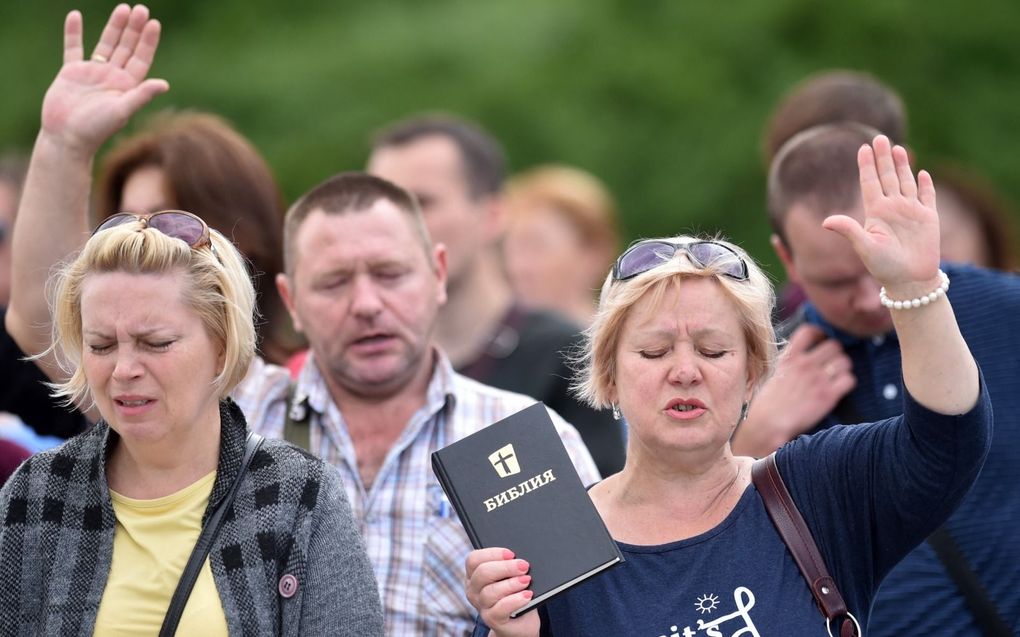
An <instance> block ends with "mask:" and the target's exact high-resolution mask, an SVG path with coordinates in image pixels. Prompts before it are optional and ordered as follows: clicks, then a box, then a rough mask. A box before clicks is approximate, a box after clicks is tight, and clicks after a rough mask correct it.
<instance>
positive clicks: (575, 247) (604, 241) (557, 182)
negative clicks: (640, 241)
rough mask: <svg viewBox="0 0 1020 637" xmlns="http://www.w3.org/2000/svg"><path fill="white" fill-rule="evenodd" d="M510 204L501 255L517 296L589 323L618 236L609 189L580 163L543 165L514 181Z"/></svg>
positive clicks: (508, 196) (509, 191)
mask: <svg viewBox="0 0 1020 637" xmlns="http://www.w3.org/2000/svg"><path fill="white" fill-rule="evenodd" d="M505 205H506V232H505V235H504V239H503V257H504V261H505V264H506V270H507V275H508V277H509V279H510V284H511V285H512V286H513V289H514V292H515V293H516V294H517V297H518V298H519V299H520V300H521V301H522V302H523V303H525V304H527V305H531V306H533V307H539V308H543V309H549V310H554V311H557V312H559V313H561V314H563V315H564V316H566V317H568V318H570V319H571V320H572V321H574V322H575V323H577V324H578V325H580V326H582V327H587V326H588V325H590V324H591V320H592V317H593V316H594V315H595V292H596V290H598V286H599V284H600V282H601V279H602V276H603V274H604V273H605V271H606V268H608V267H609V265H610V264H611V263H612V262H613V255H615V254H616V251H617V247H618V246H617V244H618V243H619V233H618V230H617V219H616V206H615V204H614V203H613V200H612V197H611V196H610V194H609V191H608V190H607V189H606V187H605V186H604V185H602V183H601V182H600V181H599V180H598V179H596V178H595V177H593V176H592V175H590V174H588V173H586V172H584V171H582V170H580V169H577V168H571V167H569V166H553V165H551V166H539V167H537V168H533V169H531V170H528V171H526V172H524V173H521V174H519V175H517V176H515V177H513V178H512V179H511V180H510V181H509V183H508V184H507V189H506V199H505Z"/></svg>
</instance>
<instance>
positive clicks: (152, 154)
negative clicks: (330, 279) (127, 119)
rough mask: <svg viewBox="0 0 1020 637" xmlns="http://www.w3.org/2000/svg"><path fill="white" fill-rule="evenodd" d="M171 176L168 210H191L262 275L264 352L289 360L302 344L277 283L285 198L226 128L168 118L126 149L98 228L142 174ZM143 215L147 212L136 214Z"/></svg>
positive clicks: (98, 211)
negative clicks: (152, 169)
mask: <svg viewBox="0 0 1020 637" xmlns="http://www.w3.org/2000/svg"><path fill="white" fill-rule="evenodd" d="M146 166H157V167H159V168H161V169H162V170H163V172H164V174H165V175H166V182H167V189H168V190H169V192H168V193H167V196H168V197H169V198H170V199H171V200H170V201H167V202H165V203H166V205H167V207H171V208H179V209H182V210H188V211H190V212H193V213H195V214H196V215H198V216H200V217H202V219H204V220H205V222H206V223H207V224H209V227H210V228H213V229H215V230H219V231H220V232H221V233H222V234H223V235H224V236H226V237H227V238H228V239H231V240H233V241H234V243H235V244H236V245H237V247H238V249H239V250H240V251H241V253H242V254H243V255H244V256H245V257H246V258H247V259H248V260H249V261H250V262H251V264H252V269H253V270H254V271H255V274H256V278H255V288H256V290H257V293H258V304H259V310H260V313H261V314H262V316H264V317H265V319H266V322H267V324H268V325H267V329H263V330H261V331H262V337H263V340H264V346H263V348H264V350H266V352H267V353H275V354H276V355H275V356H273V357H272V358H274V360H280V359H282V358H286V356H287V355H289V353H290V352H291V351H293V350H294V349H295V348H296V347H297V346H298V345H299V344H300V340H299V339H297V338H296V337H295V336H294V335H293V334H292V333H291V332H290V319H289V316H288V315H287V311H286V308H285V306H284V305H283V302H282V300H281V299H280V298H279V294H278V293H277V291H276V287H275V284H274V276H275V274H276V273H277V272H280V271H282V270H283V255H282V249H281V248H282V245H283V210H284V203H283V196H282V194H281V193H280V189H279V188H278V187H277V184H276V180H275V178H274V177H273V173H272V170H271V169H270V168H269V165H268V164H267V163H266V161H265V160H264V159H263V158H262V156H261V155H260V154H259V152H258V151H257V150H256V149H255V147H254V146H253V145H252V144H251V142H249V141H248V140H247V139H245V138H244V137H243V136H242V135H241V134H240V133H238V132H237V131H236V130H234V129H233V128H232V127H231V126H230V124H229V123H227V121H226V120H224V119H222V118H220V117H217V116H216V115H212V114H209V113H200V112H195V111H184V112H164V113H160V114H158V115H156V116H155V117H153V118H152V119H150V120H149V121H148V122H147V123H146V124H145V126H144V127H143V128H142V129H141V130H140V131H139V132H138V133H137V134H135V135H132V136H130V137H128V138H126V139H124V140H122V141H120V142H119V143H117V144H116V145H115V146H114V148H113V149H112V150H111V151H110V152H109V154H108V155H107V156H106V158H105V160H104V161H103V167H102V170H101V171H100V173H101V174H100V178H99V182H98V186H97V189H96V192H97V197H96V202H95V210H94V216H95V217H96V218H95V219H93V223H94V224H95V223H98V222H99V221H100V220H101V219H104V218H105V217H107V216H109V215H111V214H113V213H116V212H121V211H122V205H121V202H122V200H123V199H122V198H123V191H124V185H125V183H126V182H127V180H128V179H129V178H130V176H131V174H132V173H133V172H134V171H136V170H137V169H139V168H143V167H146ZM131 212H144V211H131Z"/></svg>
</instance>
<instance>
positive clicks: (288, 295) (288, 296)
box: [276, 272, 304, 332]
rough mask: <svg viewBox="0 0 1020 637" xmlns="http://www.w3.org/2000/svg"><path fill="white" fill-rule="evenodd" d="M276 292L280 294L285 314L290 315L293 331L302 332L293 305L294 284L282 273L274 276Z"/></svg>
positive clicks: (299, 320)
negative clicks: (285, 308) (285, 310)
mask: <svg viewBox="0 0 1020 637" xmlns="http://www.w3.org/2000/svg"><path fill="white" fill-rule="evenodd" d="M276 290H277V291H278V292H279V293H280V298H281V299H283V304H284V305H285V306H287V313H289V314H290V320H291V322H293V323H294V330H295V331H297V332H302V331H303V330H304V328H303V327H301V319H300V318H298V313H297V309H296V307H295V305H294V284H293V282H292V281H291V280H290V277H288V276H287V275H286V274H284V273H283V272H280V273H279V274H277V275H276Z"/></svg>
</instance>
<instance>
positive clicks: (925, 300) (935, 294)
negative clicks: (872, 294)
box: [878, 270, 949, 310]
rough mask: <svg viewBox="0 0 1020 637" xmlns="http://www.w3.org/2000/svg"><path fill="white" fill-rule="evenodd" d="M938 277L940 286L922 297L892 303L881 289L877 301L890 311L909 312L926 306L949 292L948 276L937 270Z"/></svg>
mask: <svg viewBox="0 0 1020 637" xmlns="http://www.w3.org/2000/svg"><path fill="white" fill-rule="evenodd" d="M939 276H940V277H941V278H942V284H941V285H939V286H938V287H937V288H935V289H934V290H932V291H931V292H929V293H928V294H925V295H924V296H921V297H918V298H916V299H908V300H906V301H894V300H892V299H890V298H889V296H888V295H886V293H885V288H884V287H883V288H882V290H881V291H880V292H879V293H878V299H879V300H880V301H881V302H882V305H884V306H885V307H887V308H889V309H891V310H909V309H910V308H914V307H921V306H922V305H928V304H929V303H931V302H933V301H937V300H939V297H942V296H945V295H946V292H947V291H948V290H949V275H948V274H946V273H945V272H943V271H942V270H939Z"/></svg>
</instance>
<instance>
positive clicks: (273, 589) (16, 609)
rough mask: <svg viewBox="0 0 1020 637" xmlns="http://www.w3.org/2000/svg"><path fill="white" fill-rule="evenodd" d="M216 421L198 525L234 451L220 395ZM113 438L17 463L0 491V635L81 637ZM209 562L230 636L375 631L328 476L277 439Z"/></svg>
mask: <svg viewBox="0 0 1020 637" xmlns="http://www.w3.org/2000/svg"><path fill="white" fill-rule="evenodd" d="M220 419H221V422H222V427H221V430H222V434H221V442H220V458H219V466H218V467H217V473H216V481H215V482H214V483H213V489H212V494H211V495H210V496H209V509H207V510H206V513H205V518H203V523H204V521H205V519H207V518H208V516H209V512H210V510H211V509H212V507H213V506H214V505H215V504H216V503H217V502H219V501H220V499H221V498H223V497H224V496H225V495H226V493H227V491H228V489H229V487H230V485H231V483H232V482H233V479H234V476H235V475H236V474H237V471H238V470H239V468H240V464H241V459H242V457H243V455H244V446H245V443H244V441H245V433H246V427H245V422H244V416H243V415H242V414H241V410H240V409H238V408H237V405H235V404H234V403H233V401H231V400H229V399H228V400H225V401H223V402H222V403H221V404H220ZM116 437H117V434H116V433H115V432H113V431H111V430H110V428H109V427H108V426H107V425H106V424H105V423H102V422H101V423H99V424H98V425H96V426H95V427H94V428H92V429H91V430H90V431H88V432H86V433H83V434H81V435H79V436H77V437H75V438H72V439H71V440H69V441H67V442H66V443H65V444H63V445H61V446H60V447H58V448H57V449H54V450H52V451H47V452H45V453H42V454H39V455H37V456H34V457H32V458H30V459H29V460H27V461H26V462H25V463H24V464H23V465H22V466H21V468H20V469H18V471H17V472H16V473H15V474H14V476H12V477H11V479H10V480H9V481H8V482H7V484H6V485H4V487H3V489H2V490H0V520H2V526H0V635H4V636H5V637H6V636H11V635H26V636H28V635H33V636H35V635H60V636H62V637H68V636H72V635H81V636H91V635H92V633H93V630H94V626H95V621H96V614H97V612H98V610H99V602H100V600H101V599H102V597H103V589H104V588H105V587H106V580H107V577H108V576H109V573H110V561H111V559H112V555H113V532H114V523H115V518H114V513H113V506H112V504H111V501H110V492H109V489H108V488H107V484H106V471H105V467H104V464H105V458H106V454H107V450H108V449H109V448H110V447H111V445H112V444H113V442H114V441H115V440H116ZM209 559H210V562H211V565H212V573H213V579H214V580H215V582H216V588H217V590H218V591H219V594H220V600H221V601H222V603H223V610H224V612H225V614H226V618H227V627H228V630H229V633H230V635H232V636H235V635H237V636H240V635H244V636H248V635H285V636H290V635H304V636H314V635H331V636H332V635H352V636H354V635H357V636H358V637H361V636H363V635H382V633H383V628H382V610H381V605H380V603H379V593H378V590H377V588H376V583H375V577H374V575H373V574H372V567H371V565H370V564H369V561H368V556H367V555H366V553H365V548H364V544H363V542H362V540H361V536H360V534H359V532H358V529H357V526H356V524H355V522H354V520H353V517H352V515H351V509H350V506H349V504H348V502H347V496H346V495H345V493H344V489H343V485H342V484H341V482H340V477H339V474H338V473H337V472H336V470H334V469H333V468H332V467H330V466H328V465H326V464H324V463H323V462H322V461H321V460H319V459H318V458H315V457H313V456H310V455H308V454H306V453H304V452H303V451H301V450H298V449H297V448H296V447H293V446H290V445H288V444H287V443H284V442H282V441H278V440H266V441H265V442H264V443H263V444H262V447H261V449H260V450H259V451H258V453H257V454H256V455H255V456H254V458H253V459H252V463H251V466H250V467H249V470H248V473H247V474H246V476H245V478H244V480H243V481H242V482H241V485H240V489H239V491H238V493H237V498H236V500H235V501H234V504H233V506H232V507H231V509H230V510H229V511H227V512H226V515H225V516H224V523H223V526H222V527H221V529H220V534H219V536H218V538H217V540H216V542H215V544H214V545H213V547H212V550H211V551H210V553H209ZM285 575H291V576H293V578H296V580H297V590H296V591H294V590H293V587H292V586H290V587H288V586H281V585H280V581H281V578H283V577H284V576H285ZM293 578H291V577H288V578H286V579H287V582H286V583H287V584H289V585H292V584H293V583H294V579H293ZM281 590H283V591H285V592H286V593H290V594H291V596H290V597H285V596H284V594H283V593H281Z"/></svg>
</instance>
